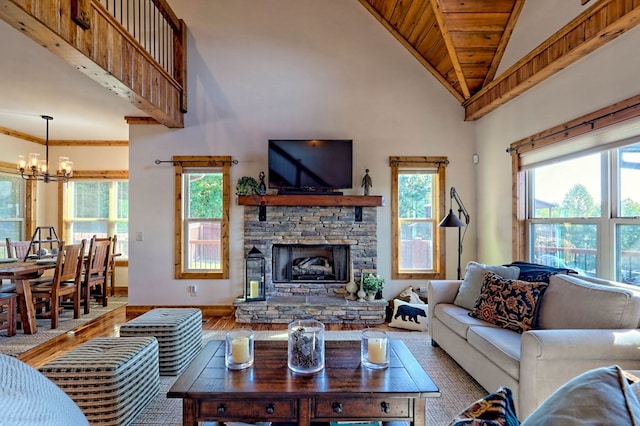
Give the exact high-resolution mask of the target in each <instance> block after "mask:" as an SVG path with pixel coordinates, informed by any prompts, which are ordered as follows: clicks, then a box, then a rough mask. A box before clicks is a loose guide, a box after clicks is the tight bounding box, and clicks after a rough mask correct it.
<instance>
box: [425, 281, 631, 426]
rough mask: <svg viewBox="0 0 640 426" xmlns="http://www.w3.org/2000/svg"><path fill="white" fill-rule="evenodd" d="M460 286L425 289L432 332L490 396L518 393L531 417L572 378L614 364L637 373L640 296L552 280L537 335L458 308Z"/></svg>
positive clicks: (518, 402)
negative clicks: (500, 390)
mask: <svg viewBox="0 0 640 426" xmlns="http://www.w3.org/2000/svg"><path fill="white" fill-rule="evenodd" d="M461 283H462V281H457V280H456V281H454V280H434V281H431V282H430V283H429V285H428V298H429V299H428V300H429V333H430V335H431V338H432V344H433V345H434V346H440V347H441V348H442V349H443V350H444V351H446V352H447V353H448V354H449V355H450V356H451V357H452V358H453V359H454V360H455V361H456V362H457V363H458V364H459V365H460V366H461V367H462V368H464V369H465V370H466V371H467V372H468V373H469V374H470V375H471V376H472V377H473V378H474V379H476V381H478V383H480V385H482V386H483V387H484V388H485V389H486V390H487V391H489V392H492V391H495V390H496V389H498V388H500V387H501V386H508V387H509V388H511V390H512V391H513V395H514V401H515V406H516V410H517V412H518V417H519V418H520V419H524V418H526V417H527V416H528V415H529V414H530V413H531V412H532V411H534V410H535V409H536V407H538V406H539V405H540V404H541V403H542V402H543V401H544V400H545V399H546V398H547V397H548V396H549V395H551V394H552V393H553V392H554V391H555V390H556V389H558V388H559V387H560V386H561V385H562V384H564V383H565V382H567V381H568V380H570V379H572V378H573V377H575V376H577V375H579V374H581V373H583V372H585V371H588V370H591V369H594V368H597V367H603V366H608V365H613V364H617V365H619V366H621V367H622V368H623V369H627V370H638V369H640V330H638V324H639V321H640V289H636V288H635V287H632V286H629V285H625V284H621V283H615V282H609V281H604V280H599V279H593V278H586V277H580V278H578V277H577V276H574V275H553V276H551V277H550V279H549V287H548V288H547V289H546V291H545V293H543V295H542V297H541V299H540V303H539V311H538V324H539V327H538V329H533V330H529V331H526V332H524V333H522V334H520V333H518V332H516V331H512V330H508V329H504V328H500V327H497V326H495V325H493V324H490V323H488V322H485V321H482V320H479V319H476V318H473V317H470V316H469V315H468V314H469V312H470V311H469V310H468V309H466V308H463V307H460V306H457V305H455V304H454V303H453V302H454V300H455V299H456V295H457V293H458V289H459V287H460V285H461Z"/></svg>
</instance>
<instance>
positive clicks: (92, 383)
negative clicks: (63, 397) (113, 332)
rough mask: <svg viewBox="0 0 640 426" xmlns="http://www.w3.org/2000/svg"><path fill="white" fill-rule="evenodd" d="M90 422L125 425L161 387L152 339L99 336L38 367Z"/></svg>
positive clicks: (156, 345) (155, 350)
mask: <svg viewBox="0 0 640 426" xmlns="http://www.w3.org/2000/svg"><path fill="white" fill-rule="evenodd" d="M39 370H40V372H41V373H42V374H44V375H45V376H47V377H48V378H49V379H50V380H51V381H52V382H54V383H55V384H56V385H58V387H60V388H61V389H62V390H63V391H64V392H65V393H66V394H67V395H69V396H70V397H71V399H73V400H74V401H75V403H76V404H77V405H78V407H80V409H81V410H82V412H83V413H84V415H85V416H86V417H87V419H88V420H89V422H90V423H91V424H99V425H128V424H130V423H131V422H132V421H133V420H134V419H135V418H136V416H137V415H138V414H140V412H141V411H142V410H143V409H144V408H145V407H146V405H147V404H148V403H149V402H150V401H151V400H152V399H153V398H154V397H155V396H156V394H157V393H158V390H159V389H160V376H159V374H158V342H157V341H156V339H155V338H153V337H131V338H126V339H123V338H121V337H98V338H95V339H93V340H90V341H88V342H86V343H83V344H82V345H80V346H78V347H77V348H75V349H73V350H71V351H70V352H67V353H66V354H63V355H61V356H60V357H58V358H56V359H54V360H53V361H50V362H48V363H46V364H45V365H43V366H42V367H40V368H39Z"/></svg>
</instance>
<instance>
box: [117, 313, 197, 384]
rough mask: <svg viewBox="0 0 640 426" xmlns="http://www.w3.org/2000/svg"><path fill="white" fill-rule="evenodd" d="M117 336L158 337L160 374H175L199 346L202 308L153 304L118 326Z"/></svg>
mask: <svg viewBox="0 0 640 426" xmlns="http://www.w3.org/2000/svg"><path fill="white" fill-rule="evenodd" d="M120 336H121V337H132V336H154V337H155V338H156V339H158V358H159V360H160V375H161V376H176V375H178V374H180V373H181V372H182V370H184V369H185V368H186V367H187V365H189V363H190V362H191V360H192V359H193V358H194V357H195V356H196V355H197V354H198V352H199V351H200V348H201V347H202V312H201V311H200V309H197V308H157V309H152V310H151V311H149V312H146V313H144V314H142V315H140V316H139V317H137V318H134V319H132V320H131V321H128V322H126V323H125V324H123V325H121V326H120Z"/></svg>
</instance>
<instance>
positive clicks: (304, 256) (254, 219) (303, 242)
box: [234, 196, 386, 324]
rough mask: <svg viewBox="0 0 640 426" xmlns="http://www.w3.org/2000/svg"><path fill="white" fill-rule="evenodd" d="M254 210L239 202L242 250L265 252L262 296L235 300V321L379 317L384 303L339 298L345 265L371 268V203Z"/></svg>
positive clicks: (370, 320) (373, 214)
mask: <svg viewBox="0 0 640 426" xmlns="http://www.w3.org/2000/svg"><path fill="white" fill-rule="evenodd" d="M267 197H268V196H267ZM303 197H305V196H303ZM306 197H309V196H306ZM311 197H313V196H311ZM261 209H264V207H261V206H260V205H247V204H245V211H244V249H245V253H248V252H249V250H251V248H252V247H254V246H255V247H256V248H257V249H258V250H260V251H261V252H262V253H263V254H264V256H265V260H266V274H265V275H266V276H265V294H266V296H267V300H266V301H264V302H261V301H259V302H244V301H242V300H238V301H236V302H235V303H234V305H235V307H236V320H237V321H238V322H243V323H276V322H280V323H288V322H290V321H291V320H293V319H298V318H300V317H305V316H306V317H309V316H312V317H314V318H316V319H318V320H320V321H323V322H357V323H367V324H380V323H382V322H384V310H385V307H386V301H383V300H375V301H371V302H359V301H354V300H347V299H346V298H345V296H347V295H348V293H347V291H346V289H345V285H346V283H348V282H349V280H350V273H351V271H350V270H351V268H353V272H354V275H355V277H356V278H357V277H359V276H360V275H361V274H362V273H363V272H364V273H376V271H377V214H376V207H375V206H371V207H366V206H365V207H361V208H360V209H358V208H357V207H356V208H354V207H353V206H318V205H310V206H301V205H295V206H287V205H273V206H271V205H269V206H267V207H266V211H264V210H262V211H260V210H261ZM259 219H263V220H259Z"/></svg>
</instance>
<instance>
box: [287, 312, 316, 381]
mask: <svg viewBox="0 0 640 426" xmlns="http://www.w3.org/2000/svg"><path fill="white" fill-rule="evenodd" d="M288 338H289V343H288V357H287V364H288V366H289V369H290V370H291V371H293V372H295V373H303V374H306V373H316V372H318V371H320V370H322V369H323V368H324V324H322V323H321V322H320V321H316V320H297V321H293V322H291V323H289V328H288Z"/></svg>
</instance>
